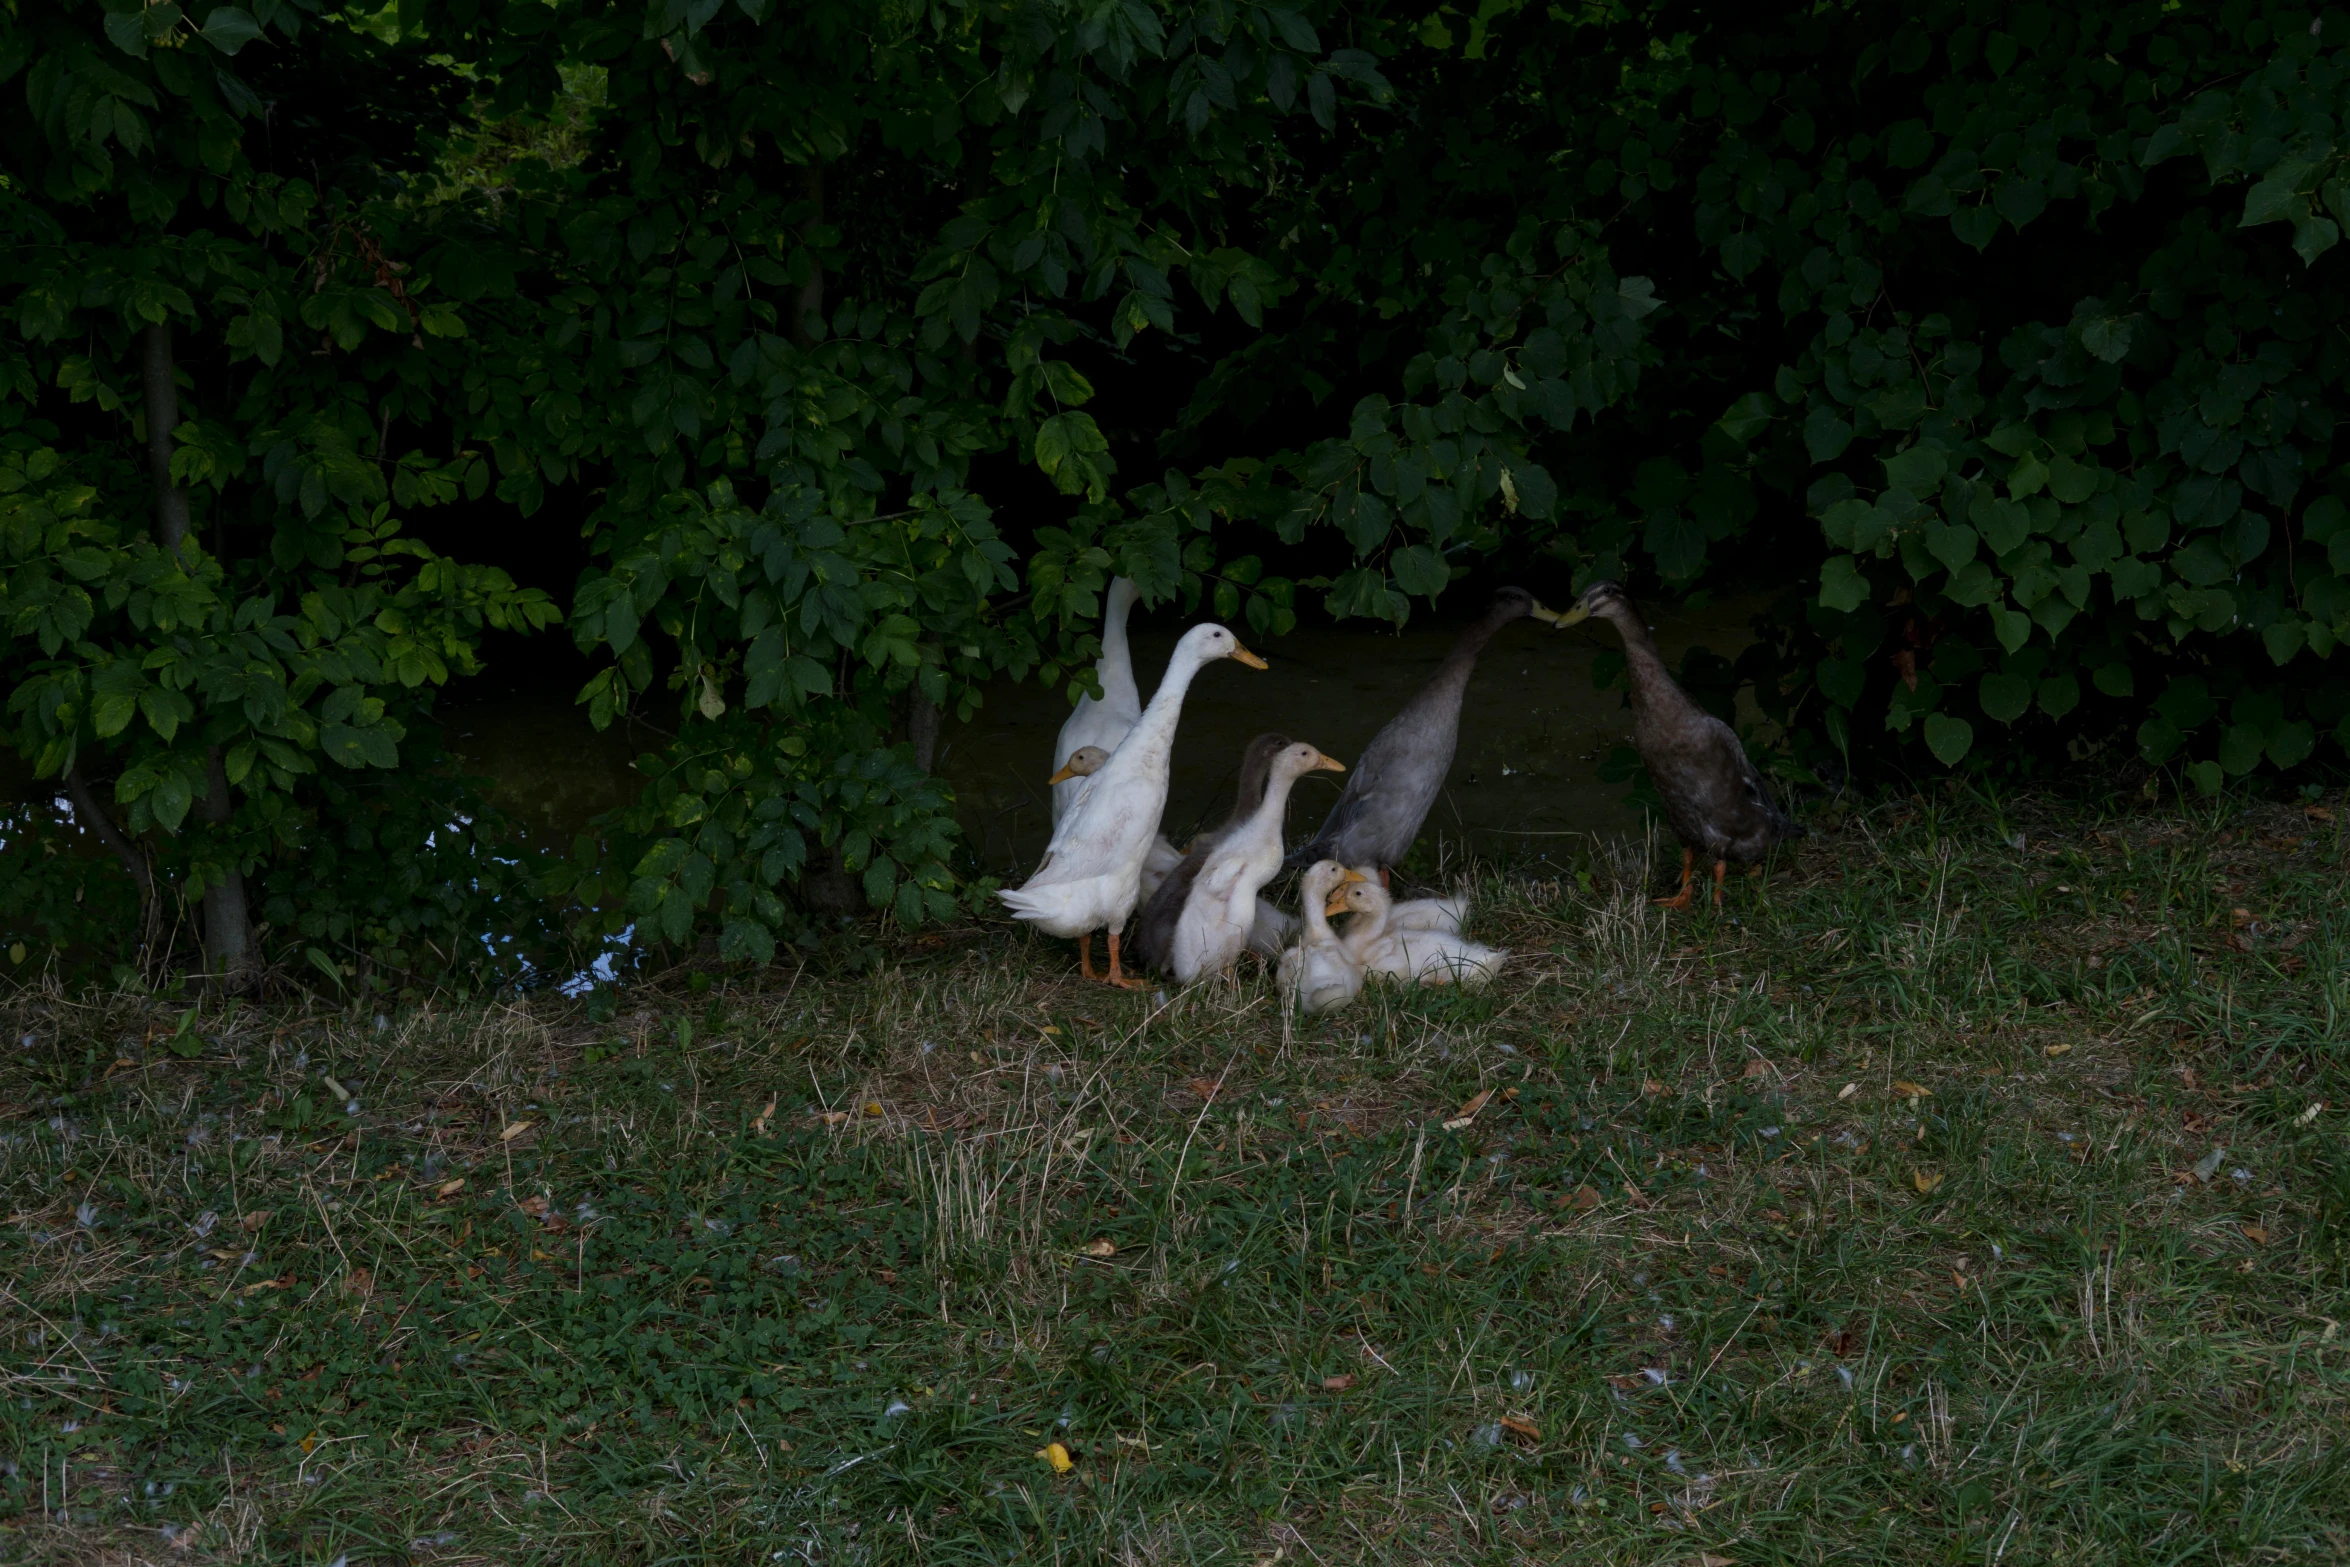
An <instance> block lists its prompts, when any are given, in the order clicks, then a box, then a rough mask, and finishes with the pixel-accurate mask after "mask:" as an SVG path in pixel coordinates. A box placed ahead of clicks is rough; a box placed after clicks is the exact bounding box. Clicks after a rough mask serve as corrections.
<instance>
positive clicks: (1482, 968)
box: [1322, 871, 1509, 985]
mask: <svg viewBox="0 0 2350 1567" xmlns="http://www.w3.org/2000/svg"><path fill="white" fill-rule="evenodd" d="M1346 875H1347V879H1346V880H1345V881H1344V882H1342V883H1341V884H1340V885H1339V886H1338V887H1336V888H1335V889H1333V890H1332V891H1331V893H1330V894H1329V896H1328V898H1327V899H1326V900H1325V902H1324V903H1323V906H1322V912H1323V913H1324V914H1326V915H1328V916H1330V917H1332V918H1335V917H1337V916H1338V915H1341V914H1347V915H1352V916H1353V918H1352V919H1351V920H1349V922H1348V924H1347V927H1346V934H1345V935H1343V936H1341V937H1340V938H1339V941H1340V943H1341V944H1342V945H1343V946H1344V947H1345V948H1346V951H1347V955H1348V956H1349V957H1350V958H1352V959H1353V960H1354V961H1355V963H1357V964H1358V965H1359V966H1361V967H1362V969H1363V970H1364V971H1365V972H1366V973H1371V974H1385V975H1388V976H1389V977H1391V978H1394V979H1400V980H1403V981H1405V982H1406V983H1407V984H1413V985H1482V984H1484V983H1486V982H1487V981H1488V980H1490V979H1492V978H1493V977H1494V976H1495V975H1496V974H1499V973H1500V972H1501V966H1502V964H1503V963H1505V962H1507V961H1508V959H1509V953H1508V952H1507V951H1505V950H1503V949H1502V948H1499V947H1488V946H1485V945H1484V944H1482V943H1480V942H1475V941H1471V940H1469V938H1468V937H1466V936H1463V935H1462V934H1460V931H1459V928H1458V926H1457V925H1455V926H1454V927H1453V928H1451V929H1446V928H1443V927H1442V925H1441V924H1430V925H1421V926H1410V927H1399V926H1398V925H1396V923H1395V921H1394V913H1395V899H1394V898H1393V897H1392V896H1391V895H1390V894H1389V893H1388V891H1387V889H1386V888H1385V887H1382V886H1380V885H1379V884H1378V883H1377V882H1375V881H1373V880H1371V879H1370V878H1369V877H1368V876H1366V875H1364V874H1363V873H1362V872H1361V871H1348V872H1347V873H1346ZM1421 901H1424V902H1428V903H1436V902H1438V901H1439V900H1435V899H1427V900H1421ZM1436 914H1437V911H1435V910H1428V911H1425V912H1424V915H1423V917H1429V918H1432V919H1433V918H1434V917H1435V916H1436Z"/></svg>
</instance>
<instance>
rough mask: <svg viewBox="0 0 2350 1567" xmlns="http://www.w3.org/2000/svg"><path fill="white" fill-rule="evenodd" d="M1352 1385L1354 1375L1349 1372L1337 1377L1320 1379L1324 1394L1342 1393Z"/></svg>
mask: <svg viewBox="0 0 2350 1567" xmlns="http://www.w3.org/2000/svg"><path fill="white" fill-rule="evenodd" d="M1354 1385H1355V1374H1354V1373H1353V1372H1351V1371H1346V1372H1341V1373H1340V1374H1339V1375H1337V1376H1334V1377H1324V1378H1323V1379H1322V1391H1323V1392H1325V1393H1343V1392H1345V1391H1346V1390H1347V1389H1348V1388H1350V1387H1353V1386H1354Z"/></svg>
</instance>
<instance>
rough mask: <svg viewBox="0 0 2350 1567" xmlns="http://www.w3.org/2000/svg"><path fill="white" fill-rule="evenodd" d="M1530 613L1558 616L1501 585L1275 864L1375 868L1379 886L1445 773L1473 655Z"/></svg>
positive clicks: (1456, 741) (1407, 847)
mask: <svg viewBox="0 0 2350 1567" xmlns="http://www.w3.org/2000/svg"><path fill="white" fill-rule="evenodd" d="M1529 615H1531V616H1532V617H1533V618H1535V619H1536V620H1546V621H1555V620H1556V619H1558V615H1557V612H1556V611H1553V610H1548V609H1545V608H1543V607H1542V605H1541V604H1539V603H1537V602H1536V601H1535V598H1534V595H1533V594H1531V593H1528V592H1527V591H1526V590H1525V589H1524V588H1503V589H1502V590H1501V591H1500V592H1498V593H1496V594H1494V595H1493V603H1492V604H1491V605H1490V606H1489V607H1488V608H1487V609H1486V611H1485V613H1484V614H1483V615H1481V616H1479V617H1478V618H1477V619H1476V620H1475V621H1474V622H1472V623H1471V624H1470V626H1469V627H1468V629H1466V630H1464V631H1463V632H1462V633H1461V634H1460V636H1459V637H1458V638H1457V639H1456V640H1455V641H1454V642H1453V645H1452V651H1451V652H1449V653H1447V654H1446V655H1445V656H1444V663H1443V664H1442V666H1440V667H1439V668H1438V669H1437V671H1436V676H1435V678H1434V679H1432V680H1430V681H1429V682H1428V683H1427V684H1426V685H1425V686H1422V687H1421V688H1420V690H1419V692H1418V693H1417V694H1416V695H1414V696H1413V698H1412V699H1411V700H1410V701H1409V702H1406V703H1405V704H1404V705H1403V709H1402V711H1400V712H1398V713H1397V714H1396V715H1395V716H1394V717H1393V718H1391V719H1389V720H1388V721H1387V727H1386V728H1384V729H1382V730H1380V731H1379V732H1378V733H1377V734H1376V735H1373V736H1372V737H1371V743H1370V744H1369V745H1367V746H1365V747H1363V754H1362V756H1361V758H1360V759H1359V760H1358V761H1357V762H1356V763H1355V770H1354V776H1352V777H1350V778H1349V779H1347V781H1346V792H1345V793H1343V794H1341V795H1340V796H1339V797H1338V803H1337V804H1336V805H1334V806H1332V807H1331V808H1330V814H1329V816H1328V817H1326V818H1325V819H1324V820H1323V822H1322V830H1321V831H1320V832H1317V833H1315V834H1314V836H1313V839H1312V840H1311V841H1310V842H1308V843H1307V844H1306V845H1305V846H1304V847H1303V848H1300V849H1298V850H1296V851H1295V852H1294V853H1292V854H1291V855H1290V856H1289V857H1288V858H1287V859H1286V860H1284V861H1283V862H1282V868H1283V869H1284V870H1295V869H1297V868H1298V867H1299V866H1301V865H1310V864H1312V863H1313V862H1314V861H1316V860H1336V861H1338V862H1339V863H1340V864H1341V865H1372V866H1377V867H1378V870H1379V880H1380V884H1381V885H1382V886H1384V885H1385V884H1386V881H1387V873H1388V868H1389V867H1390V866H1392V865H1394V864H1396V863H1397V862H1398V861H1400V860H1401V859H1403V857H1404V856H1405V855H1406V854H1408V853H1410V852H1411V847H1412V841H1413V840H1414V839H1416V838H1418V837H1419V836H1420V824H1421V823H1422V822H1424V821H1426V820H1427V819H1428V808H1429V807H1430V806H1431V805H1434V804H1435V803H1436V794H1437V791H1438V790H1440V789H1442V788H1443V787H1444V775H1445V774H1446V773H1448V772H1450V771H1451V770H1452V758H1453V752H1454V751H1455V750H1457V749H1459V746H1460V738H1461V701H1462V699H1463V698H1464V697H1466V696H1467V695H1468V691H1469V677H1470V676H1471V675H1472V674H1474V673H1476V670H1477V655H1478V654H1480V653H1482V652H1484V651H1485V644H1486V643H1488V642H1490V641H1492V640H1493V639H1494V637H1495V636H1496V635H1497V634H1499V632H1500V631H1501V629H1502V628H1503V627H1504V626H1506V625H1508V624H1509V623H1510V622H1512V621H1514V620H1523V619H1525V618H1526V617H1527V616H1529Z"/></svg>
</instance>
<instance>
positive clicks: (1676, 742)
mask: <svg viewBox="0 0 2350 1567" xmlns="http://www.w3.org/2000/svg"><path fill="white" fill-rule="evenodd" d="M1595 618H1596V619H1599V620H1605V621H1608V622H1610V623H1612V624H1613V625H1614V626H1615V628H1616V631H1617V633H1618V634H1619V635H1621V636H1622V637H1623V639H1624V662H1625V665H1626V672H1627V674H1628V675H1629V676H1630V678H1631V686H1632V743H1633V745H1634V746H1636V747H1637V748H1638V749H1639V751H1640V760H1641V761H1642V762H1644V763H1646V764H1647V766H1648V776H1649V777H1650V778H1651V779H1653V780H1655V783H1656V792H1657V793H1658V794H1659V795H1661V796H1663V798H1664V802H1665V818H1666V820H1668V821H1670V822H1671V823H1672V824H1673V831H1674V832H1675V833H1676V834H1678V835H1679V836H1680V839H1681V888H1680V890H1679V891H1678V892H1676V893H1675V894H1674V895H1673V896H1672V897H1670V898H1659V899H1657V900H1656V901H1657V902H1658V903H1659V904H1660V905H1662V906H1663V907H1665V908H1672V909H1685V908H1687V907H1689V905H1690V903H1691V901H1692V899H1693V898H1694V896H1695V893H1696V880H1695V872H1696V864H1697V855H1698V853H1699V852H1700V851H1703V853H1704V854H1705V856H1706V858H1707V859H1709V860H1711V861H1712V862H1713V868H1714V907H1715V908H1717V909H1718V908H1720V907H1721V906H1722V877H1723V875H1724V874H1725V873H1726V872H1727V870H1728V868H1729V867H1728V862H1730V861H1732V860H1735V861H1737V862H1738V863H1739V864H1741V865H1753V864H1756V863H1758V862H1759V861H1760V860H1761V859H1762V858H1763V856H1764V855H1766V854H1768V853H1769V852H1770V851H1771V849H1772V847H1773V846H1774V845H1776V844H1780V843H1784V842H1786V841H1788V840H1789V839H1793V838H1800V837H1802V836H1803V829H1802V828H1801V827H1799V826H1797V825H1796V824H1795V822H1793V821H1792V820H1790V819H1789V818H1788V816H1787V814H1786V813H1785V812H1784V811H1782V810H1780V809H1779V806H1778V803H1777V802H1776V801H1774V800H1773V799H1772V798H1771V792H1770V790H1769V789H1768V788H1766V787H1764V784H1763V781H1762V775H1761V774H1760V773H1758V772H1756V771H1755V769H1754V763H1752V762H1750V761H1748V760H1747V758H1746V747H1744V746H1742V745H1740V744H1739V743H1738V734H1737V731H1735V730H1733V729H1732V728H1731V727H1730V726H1729V725H1728V724H1725V723H1723V722H1722V721H1721V720H1720V719H1718V718H1716V717H1714V715H1713V714H1711V713H1709V712H1707V711H1706V710H1705V709H1704V708H1703V707H1700V706H1699V705H1698V704H1697V703H1696V702H1695V701H1694V700H1693V699H1692V698H1691V697H1690V695H1689V693H1688V692H1686V691H1684V690H1682V689H1681V687H1680V684H1679V683H1678V682H1677V681H1675V680H1674V679H1673V677H1672V675H1671V673H1670V672H1669V671H1667V670H1666V668H1665V661H1664V659H1663V658H1662V657H1661V656H1660V655H1659V654H1658V653H1657V650H1656V639H1655V638H1654V637H1653V636H1651V635H1649V631H1648V623H1647V622H1646V621H1644V620H1642V619H1641V618H1640V610H1639V607H1638V606H1637V605H1635V604H1634V603H1633V602H1632V597H1631V595H1630V594H1628V593H1626V592H1625V591H1624V586H1623V584H1622V583H1620V582H1594V583H1593V584H1591V586H1590V587H1588V588H1586V589H1584V590H1583V596H1582V597H1581V598H1580V599H1578V600H1576V601H1575V606H1574V608H1572V609H1570V610H1568V611H1567V612H1566V613H1565V614H1563V615H1561V616H1559V618H1558V624H1559V625H1561V626H1562V627H1563V626H1573V625H1579V624H1581V623H1582V622H1583V621H1585V620H1590V619H1595Z"/></svg>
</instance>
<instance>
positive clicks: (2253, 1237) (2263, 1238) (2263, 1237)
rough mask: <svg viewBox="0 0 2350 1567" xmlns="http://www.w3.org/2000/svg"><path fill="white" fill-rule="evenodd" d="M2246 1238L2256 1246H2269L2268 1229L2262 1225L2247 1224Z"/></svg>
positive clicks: (2245, 1227) (2245, 1229)
mask: <svg viewBox="0 0 2350 1567" xmlns="http://www.w3.org/2000/svg"><path fill="white" fill-rule="evenodd" d="M2244 1238H2245V1239H2246V1240H2248V1241H2250V1242H2251V1243H2252V1244H2253V1245H2255V1246H2266V1245H2267V1244H2268V1228H2267V1226H2265V1225H2260V1224H2247V1225H2245V1226H2244Z"/></svg>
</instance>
